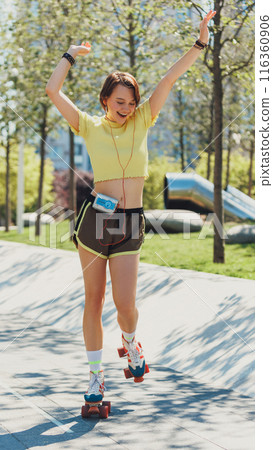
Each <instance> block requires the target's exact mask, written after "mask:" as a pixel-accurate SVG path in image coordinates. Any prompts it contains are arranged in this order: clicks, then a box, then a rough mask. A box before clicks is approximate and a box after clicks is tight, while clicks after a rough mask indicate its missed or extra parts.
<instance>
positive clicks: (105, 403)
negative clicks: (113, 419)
mask: <svg viewBox="0 0 273 450" xmlns="http://www.w3.org/2000/svg"><path fill="white" fill-rule="evenodd" d="M102 406H107V407H108V413H109V414H110V412H111V402H108V401H106V402H102Z"/></svg>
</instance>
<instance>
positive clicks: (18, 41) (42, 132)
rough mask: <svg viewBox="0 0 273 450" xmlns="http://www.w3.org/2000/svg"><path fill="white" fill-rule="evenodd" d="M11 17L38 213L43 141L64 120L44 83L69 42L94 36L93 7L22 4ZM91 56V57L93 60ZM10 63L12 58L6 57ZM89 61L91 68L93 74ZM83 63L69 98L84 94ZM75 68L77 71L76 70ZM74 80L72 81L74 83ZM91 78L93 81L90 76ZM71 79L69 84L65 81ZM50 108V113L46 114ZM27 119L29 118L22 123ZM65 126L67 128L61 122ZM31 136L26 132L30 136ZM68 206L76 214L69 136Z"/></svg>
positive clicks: (10, 44) (54, 0) (73, 76)
mask: <svg viewBox="0 0 273 450" xmlns="http://www.w3.org/2000/svg"><path fill="white" fill-rule="evenodd" d="M14 6H15V13H13V14H12V15H11V17H10V21H11V22H12V24H11V25H10V30H11V39H9V40H8V42H7V46H8V47H9V48H10V49H11V50H12V51H13V55H14V57H13V64H14V66H16V53H17V52H18V48H23V49H24V50H25V51H24V57H23V60H24V67H23V68H22V69H21V71H22V72H23V78H24V83H23V86H22V91H23V92H24V101H23V102H21V104H19V105H18V109H19V110H21V114H20V115H21V117H23V118H24V119H25V120H26V121H27V122H28V124H30V129H31V133H32V138H33V136H34V135H35V133H36V134H38V135H39V136H40V182H39V194H38V201H37V209H38V210H39V209H40V208H41V206H42V203H43V181H44V161H45V156H46V145H47V144H46V140H47V136H48V133H49V132H50V130H52V129H53V128H55V127H56V125H58V124H59V125H62V124H64V123H65V121H64V120H63V119H62V117H60V115H58V114H56V109H55V108H53V105H52V103H51V101H50V99H49V98H48V96H47V95H46V93H45V86H46V83H47V81H48V79H49V77H50V75H51V73H52V72H53V70H54V68H55V67H56V62H57V61H58V60H59V59H60V57H61V55H62V53H61V52H62V51H66V50H67V49H68V47H69V45H70V44H71V43H72V42H77V41H78V40H79V39H80V38H82V39H83V38H86V36H87V37H88V38H89V39H90V38H91V39H92V36H95V35H96V34H98V30H97V29H95V27H94V29H93V28H91V24H92V25H94V24H96V23H97V21H98V20H99V19H97V18H95V19H94V17H93V15H92V3H91V2H90V1H88V0H82V1H81V2H80V3H79V2H69V4H68V2H64V1H61V0H50V1H47V2H42V1H40V0H38V1H34V0H23V1H18V0H17V1H16V2H15V5H14ZM79 30H81V33H82V36H80V35H79ZM95 60H96V58H94V61H95ZM11 61H12V59H11ZM94 61H93V62H91V64H90V69H92V70H93V72H94ZM83 67H84V66H83V64H80V63H79V64H78V62H77V66H76V68H75V67H74V68H73V74H70V76H69V77H68V81H70V83H69V82H68V83H67V86H68V89H69V95H71V94H72V95H73V94H76V95H77V94H80V93H82V92H83V91H84V90H85V91H86V89H87V86H88V82H87V80H86V78H85V77H82V72H83ZM75 69H76V70H75ZM76 77H77V82H76V81H75V80H76ZM94 78H95V79H96V77H94ZM69 79H70V80H69ZM51 110H55V114H53V115H52V114H50V111H51ZM27 119H29V120H27ZM66 126H67V124H66ZM31 133H29V134H30V135H31ZM70 136H71V139H70V167H71V170H70V173H71V177H70V180H71V189H70V208H71V209H72V210H74V211H75V209H76V206H75V205H76V198H75V196H74V191H75V188H74V142H73V135H72V133H71V134H70ZM37 234H40V215H39V214H38V216H37V221H36V235H37Z"/></svg>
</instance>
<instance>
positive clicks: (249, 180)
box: [248, 132, 255, 197]
mask: <svg viewBox="0 0 273 450" xmlns="http://www.w3.org/2000/svg"><path fill="white" fill-rule="evenodd" d="M254 136H255V134H254V132H253V139H251V141H250V164H249V172H248V173H249V175H248V177H249V178H248V195H249V197H251V191H252V172H253V157H254V151H255V137H254Z"/></svg>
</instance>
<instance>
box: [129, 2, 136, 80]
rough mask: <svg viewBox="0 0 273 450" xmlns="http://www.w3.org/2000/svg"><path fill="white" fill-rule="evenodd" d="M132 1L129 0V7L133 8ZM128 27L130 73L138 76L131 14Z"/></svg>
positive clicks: (130, 14)
mask: <svg viewBox="0 0 273 450" xmlns="http://www.w3.org/2000/svg"><path fill="white" fill-rule="evenodd" d="M132 3H133V2H132V0H128V6H129V7H132ZM128 25H129V31H128V34H129V53H130V71H131V73H132V75H133V76H134V77H135V76H136V45H135V35H134V29H135V26H134V19H133V14H132V13H131V12H130V13H129V15H128Z"/></svg>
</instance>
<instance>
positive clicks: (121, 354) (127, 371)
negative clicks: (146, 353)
mask: <svg viewBox="0 0 273 450" xmlns="http://www.w3.org/2000/svg"><path fill="white" fill-rule="evenodd" d="M138 345H139V347H140V348H142V346H141V343H140V342H138ZM118 354H119V357H120V358H124V356H125V354H126V351H125V350H124V347H120V348H118ZM123 371H124V375H125V378H126V379H127V378H134V382H135V383H141V382H142V381H144V374H145V373H149V372H150V370H149V367H148V364H145V372H144V374H143V376H142V377H135V376H134V375H133V374H132V372H131V371H130V369H129V367H127V368H126V369H123Z"/></svg>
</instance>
